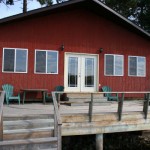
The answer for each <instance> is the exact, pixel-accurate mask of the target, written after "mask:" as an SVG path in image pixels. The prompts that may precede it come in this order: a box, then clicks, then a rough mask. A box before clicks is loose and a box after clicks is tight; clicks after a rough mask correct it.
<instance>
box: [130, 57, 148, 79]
mask: <svg viewBox="0 0 150 150" xmlns="http://www.w3.org/2000/svg"><path fill="white" fill-rule="evenodd" d="M130 57H135V58H136V63H137V68H136V72H137V74H136V75H130V59H129V58H130ZM139 57H142V58H144V60H145V66H144V75H143V76H142V75H139V74H138V73H139V71H138V58H139ZM128 76H132V77H146V57H144V56H128Z"/></svg>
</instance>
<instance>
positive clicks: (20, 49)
mask: <svg viewBox="0 0 150 150" xmlns="http://www.w3.org/2000/svg"><path fill="white" fill-rule="evenodd" d="M5 49H14V50H15V58H14V59H15V60H14V71H4V51H5ZM17 50H19V51H22V50H26V52H27V53H26V71H25V72H19V71H16V51H17ZM2 72H3V73H27V72H28V49H25V48H10V47H9V48H7V47H5V48H3V60H2Z"/></svg>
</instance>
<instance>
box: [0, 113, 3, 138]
mask: <svg viewBox="0 0 150 150" xmlns="http://www.w3.org/2000/svg"><path fill="white" fill-rule="evenodd" d="M0 141H3V113H2V115H1V122H0Z"/></svg>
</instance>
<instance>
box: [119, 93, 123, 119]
mask: <svg viewBox="0 0 150 150" xmlns="http://www.w3.org/2000/svg"><path fill="white" fill-rule="evenodd" d="M123 101H124V93H121V99H120V100H119V101H118V120H119V121H121V119H122V110H123Z"/></svg>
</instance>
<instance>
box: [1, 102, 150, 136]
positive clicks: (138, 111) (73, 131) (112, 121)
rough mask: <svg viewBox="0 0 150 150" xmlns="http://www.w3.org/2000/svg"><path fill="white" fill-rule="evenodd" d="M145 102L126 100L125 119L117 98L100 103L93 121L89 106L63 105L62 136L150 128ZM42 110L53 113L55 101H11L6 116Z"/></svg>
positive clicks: (45, 112)
mask: <svg viewBox="0 0 150 150" xmlns="http://www.w3.org/2000/svg"><path fill="white" fill-rule="evenodd" d="M143 102H144V101H141V100H140V101H139V100H134V101H129V100H128V101H124V105H123V111H122V120H121V121H118V114H117V109H118V103H117V102H106V103H99V104H97V105H96V106H93V115H92V121H91V122H89V106H67V105H60V115H61V121H62V136H72V135H86V134H101V133H113V132H127V131H137V130H150V113H149V111H148V117H147V119H144V113H143ZM149 110H150V109H149ZM41 114H53V105H51V104H45V105H44V104H42V103H28V104H24V105H18V104H10V105H4V109H3V116H4V118H5V117H7V116H19V115H20V116H22V115H23V116H27V115H41Z"/></svg>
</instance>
